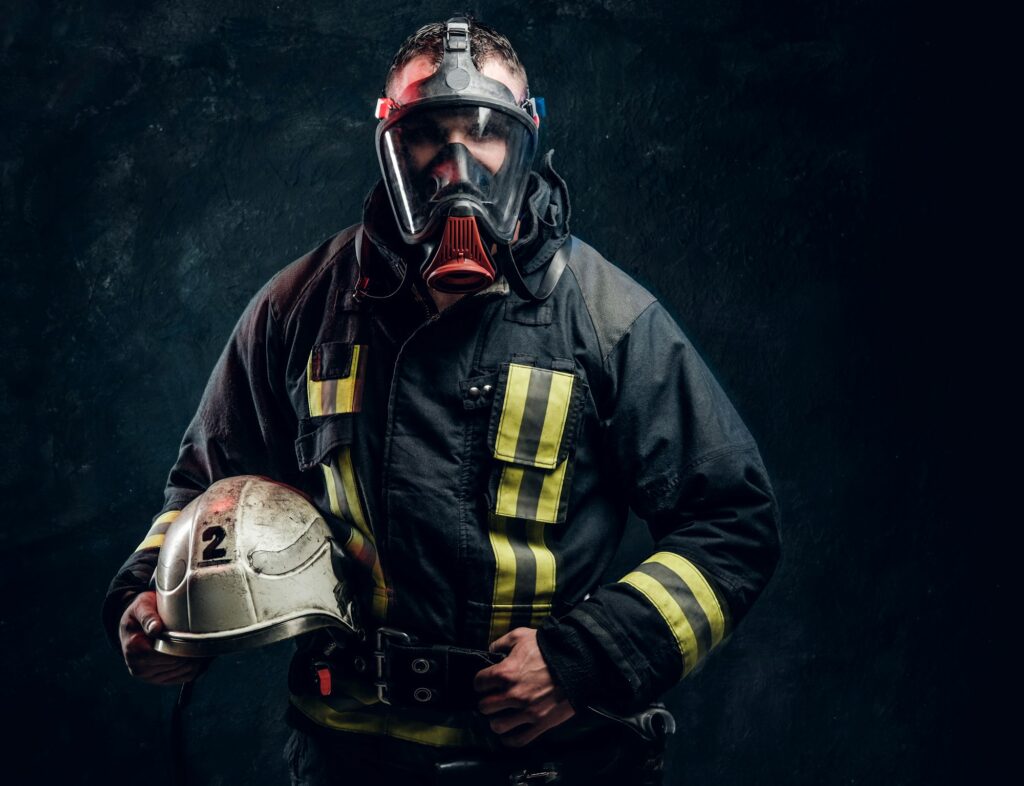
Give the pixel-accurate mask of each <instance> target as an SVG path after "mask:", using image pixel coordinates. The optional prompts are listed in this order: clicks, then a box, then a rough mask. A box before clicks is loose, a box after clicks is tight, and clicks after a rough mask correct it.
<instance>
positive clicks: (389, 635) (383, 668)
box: [373, 628, 412, 706]
mask: <svg viewBox="0 0 1024 786" xmlns="http://www.w3.org/2000/svg"><path fill="white" fill-rule="evenodd" d="M392 639H397V640H399V641H401V642H402V643H403V644H412V639H411V638H410V637H409V634H408V633H404V632H402V631H400V630H395V629H394V628H377V648H376V649H375V650H374V651H373V659H374V661H375V662H376V663H377V681H376V682H374V683H373V685H374V687H375V688H377V699H378V700H379V701H380V702H381V703H382V704H387V705H388V706H391V699H390V697H389V696H388V682H387V680H386V679H385V678H384V675H385V674H386V673H387V644H388V642H389V641H391V640H392Z"/></svg>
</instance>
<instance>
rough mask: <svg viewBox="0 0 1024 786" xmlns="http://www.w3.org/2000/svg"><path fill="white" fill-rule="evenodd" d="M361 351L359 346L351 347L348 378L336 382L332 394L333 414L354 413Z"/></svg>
mask: <svg viewBox="0 0 1024 786" xmlns="http://www.w3.org/2000/svg"><path fill="white" fill-rule="evenodd" d="M361 349H362V347H360V345H359V344H355V345H353V347H352V362H351V365H350V366H349V373H348V376H347V377H345V378H344V379H339V380H338V385H337V390H336V391H335V393H334V411H335V412H355V410H356V406H355V403H356V402H355V393H356V383H357V382H358V381H359V352H360V350H361Z"/></svg>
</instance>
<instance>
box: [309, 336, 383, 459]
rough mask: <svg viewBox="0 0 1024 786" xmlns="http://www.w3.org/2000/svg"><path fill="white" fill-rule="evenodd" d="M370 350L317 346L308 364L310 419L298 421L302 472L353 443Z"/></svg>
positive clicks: (359, 346) (332, 344) (350, 345)
mask: <svg viewBox="0 0 1024 786" xmlns="http://www.w3.org/2000/svg"><path fill="white" fill-rule="evenodd" d="M366 356H367V347H366V346H365V345H362V344H354V343H349V342H341V341H327V342H324V343H322V344H317V345H316V346H315V347H313V350H312V352H310V353H309V361H308V362H307V364H306V403H307V405H308V409H309V417H304V418H299V434H298V438H297V439H296V440H295V454H296V457H297V458H298V462H299V469H301V470H302V471H303V472H305V471H306V470H309V469H312V468H313V467H315V466H316V465H317V464H321V463H323V462H325V461H326V460H327V458H328V455H329V454H330V453H331V452H332V451H333V450H334V449H335V448H336V447H338V446H339V445H350V444H351V443H352V428H353V418H354V417H355V414H356V413H357V412H359V411H360V410H361V409H362V401H363V382H364V380H365V379H366Z"/></svg>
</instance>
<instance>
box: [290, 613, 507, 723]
mask: <svg viewBox="0 0 1024 786" xmlns="http://www.w3.org/2000/svg"><path fill="white" fill-rule="evenodd" d="M374 638H375V641H374V646H372V647H371V646H368V645H367V644H365V643H362V642H354V641H345V642H337V641H331V642H330V643H329V644H328V645H327V646H326V647H325V648H324V649H323V652H322V654H320V655H318V656H317V655H315V656H313V657H312V658H311V659H310V660H307V661H306V664H305V666H302V665H300V666H299V668H300V673H299V674H295V673H293V674H292V690H293V692H295V693H311V692H315V693H319V694H320V695H321V696H330V695H331V694H332V693H333V691H334V686H335V682H336V681H338V680H346V679H348V680H351V679H356V680H360V681H363V682H365V683H368V684H370V685H373V687H374V688H376V691H377V698H378V699H380V701H381V702H383V703H384V704H389V705H395V706H400V707H421V708H431V709H437V710H442V711H446V712H457V711H461V710H474V709H476V705H477V702H478V701H479V696H478V695H477V693H476V691H475V690H474V689H473V678H474V677H476V674H477V672H479V671H480V670H481V669H485V668H487V667H488V666H493V665H494V664H495V663H499V662H501V661H502V660H503V659H504V657H505V656H504V654H502V653H498V652H487V651H486V650H474V649H467V648H464V647H454V646H450V645H424V644H418V643H416V642H414V641H413V640H412V638H411V637H410V636H409V635H408V634H407V633H403V632H402V631H399V630H395V629H393V628H379V629H378V630H377V633H376V636H375V637H374Z"/></svg>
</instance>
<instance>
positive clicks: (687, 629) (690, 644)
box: [622, 571, 698, 675]
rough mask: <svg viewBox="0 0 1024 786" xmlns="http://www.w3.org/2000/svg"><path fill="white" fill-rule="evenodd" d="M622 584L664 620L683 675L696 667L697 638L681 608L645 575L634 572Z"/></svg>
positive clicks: (667, 592) (665, 590) (664, 590)
mask: <svg viewBox="0 0 1024 786" xmlns="http://www.w3.org/2000/svg"><path fill="white" fill-rule="evenodd" d="M622 583H624V584H629V585H630V586H631V587H633V588H634V589H636V590H637V591H638V592H639V593H640V594H641V595H643V596H644V597H645V598H647V600H648V601H650V603H651V605H652V606H654V608H655V609H657V611H658V613H659V614H660V615H661V617H662V619H664V620H665V624H666V625H668V627H669V630H670V631H672V636H673V637H674V638H675V640H676V645H677V646H678V647H679V652H680V653H682V656H683V674H684V675H685V674H687V673H688V672H689V671H690V669H692V668H693V667H694V666H696V665H697V656H698V653H697V636H696V635H695V634H694V632H693V627H692V626H691V625H690V621H689V620H687V619H686V615H685V614H684V613H683V609H682V607H681V606H680V605H679V603H678V602H677V601H676V599H675V598H674V597H672V595H671V594H670V593H669V591H668V590H667V589H665V588H664V587H663V586H661V584H659V583H658V582H657V581H656V580H655V579H653V578H651V577H650V576H648V575H647V574H646V573H638V572H636V571H634V572H633V573H630V574H628V575H626V576H625V577H623V579H622Z"/></svg>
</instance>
